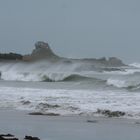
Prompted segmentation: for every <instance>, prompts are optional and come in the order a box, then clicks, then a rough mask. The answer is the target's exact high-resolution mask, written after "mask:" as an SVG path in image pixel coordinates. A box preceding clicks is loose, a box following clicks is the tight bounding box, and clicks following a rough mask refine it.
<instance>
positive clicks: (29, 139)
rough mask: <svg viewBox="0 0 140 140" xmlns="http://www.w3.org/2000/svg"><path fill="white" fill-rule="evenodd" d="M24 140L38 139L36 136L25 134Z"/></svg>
mask: <svg viewBox="0 0 140 140" xmlns="http://www.w3.org/2000/svg"><path fill="white" fill-rule="evenodd" d="M24 139H25V140H40V139H39V138H38V137H32V136H25V138H24Z"/></svg>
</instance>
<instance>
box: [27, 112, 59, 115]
mask: <svg viewBox="0 0 140 140" xmlns="http://www.w3.org/2000/svg"><path fill="white" fill-rule="evenodd" d="M29 115H44V116H60V114H57V113H41V112H32V113H29Z"/></svg>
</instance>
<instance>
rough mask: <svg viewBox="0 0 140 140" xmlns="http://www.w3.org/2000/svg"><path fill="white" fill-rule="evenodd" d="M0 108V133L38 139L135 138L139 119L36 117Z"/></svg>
mask: <svg viewBox="0 0 140 140" xmlns="http://www.w3.org/2000/svg"><path fill="white" fill-rule="evenodd" d="M27 113H28V112H27V111H13V110H0V114H1V115H0V133H1V134H7V133H11V134H13V135H15V136H16V137H19V138H21V139H22V138H23V137H24V136H25V135H32V136H35V137H39V138H40V139H41V140H71V139H73V140H85V139H87V140H93V139H94V140H112V139H113V140H124V139H127V140H132V139H133V140H139V136H140V134H139V129H140V120H135V119H126V118H105V117H91V116H90V117H88V116H36V115H28V114H27Z"/></svg>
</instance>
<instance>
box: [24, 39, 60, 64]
mask: <svg viewBox="0 0 140 140" xmlns="http://www.w3.org/2000/svg"><path fill="white" fill-rule="evenodd" d="M54 58H58V56H57V55H56V54H55V53H53V51H52V50H51V48H50V46H49V45H48V43H45V42H43V41H38V42H36V43H35V49H34V50H33V51H32V53H31V55H25V56H23V60H24V61H32V60H40V59H54Z"/></svg>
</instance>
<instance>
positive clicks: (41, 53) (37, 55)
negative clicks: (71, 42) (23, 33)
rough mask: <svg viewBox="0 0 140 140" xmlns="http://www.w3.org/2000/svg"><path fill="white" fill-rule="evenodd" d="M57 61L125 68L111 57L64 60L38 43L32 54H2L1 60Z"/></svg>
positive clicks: (47, 45) (0, 55)
mask: <svg viewBox="0 0 140 140" xmlns="http://www.w3.org/2000/svg"><path fill="white" fill-rule="evenodd" d="M45 59H47V60H56V61H63V62H65V63H67V64H69V63H72V62H82V63H84V62H85V63H93V64H100V65H105V66H125V64H124V63H123V62H122V60H120V59H118V58H116V57H110V58H109V59H106V58H105V57H103V58H100V59H95V58H91V59H90V58H85V59H72V58H63V57H60V56H58V55H56V54H55V53H54V52H53V51H52V50H51V48H50V46H49V44H48V43H45V42H42V41H38V42H36V43H35V49H34V50H33V51H32V53H31V54H28V55H22V54H17V53H0V60H14V61H23V62H32V61H39V60H45Z"/></svg>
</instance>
